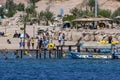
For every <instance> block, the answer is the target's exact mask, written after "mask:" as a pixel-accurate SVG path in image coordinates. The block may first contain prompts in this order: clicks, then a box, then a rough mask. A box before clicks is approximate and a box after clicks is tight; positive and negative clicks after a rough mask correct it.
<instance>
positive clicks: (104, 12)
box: [98, 9, 111, 18]
mask: <svg viewBox="0 0 120 80" xmlns="http://www.w3.org/2000/svg"><path fill="white" fill-rule="evenodd" d="M98 15H100V16H103V17H107V18H109V17H110V16H111V11H110V10H103V9H99V10H98Z"/></svg>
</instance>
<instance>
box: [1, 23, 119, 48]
mask: <svg viewBox="0 0 120 80" xmlns="http://www.w3.org/2000/svg"><path fill="white" fill-rule="evenodd" d="M21 27H22V26H21ZM37 27H38V26H37V25H36V27H35V37H37V36H38V37H40V35H37ZM0 30H1V32H4V31H5V27H0ZM15 31H17V33H21V34H22V33H23V31H21V30H20V27H18V26H17V25H10V26H7V28H6V33H7V34H11V35H9V36H8V37H3V36H1V37H0V49H19V42H20V38H13V35H14V33H15ZM58 31H60V30H59V27H58V28H56V30H54V32H58ZM68 31H69V32H68ZM33 32H34V31H33V25H31V26H30V25H27V26H26V33H28V34H29V36H30V37H33V36H34V33H33ZM61 32H64V33H65V34H66V41H65V45H75V44H76V43H77V40H78V39H79V38H80V37H82V33H91V34H92V33H93V32H96V33H102V32H103V33H106V34H111V35H112V34H120V32H119V29H100V30H79V31H78V30H76V29H73V30H69V29H68V30H67V29H66V31H61ZM71 35H72V40H71V39H70V37H71ZM52 36H53V37H54V38H55V39H53V40H52V41H53V43H55V44H56V45H58V40H57V38H58V36H56V35H55V34H54V35H52ZM97 37H100V36H96V38H97ZM82 38H83V37H82ZM119 38H120V37H119ZM7 39H9V40H10V41H11V44H8V43H7ZM98 39H102V36H101V38H98ZM81 42H84V43H88V45H89V44H91V43H92V44H96V43H97V41H93V40H89V41H85V40H84V38H83V39H82V41H81ZM36 44H37V40H36V39H35V47H36ZM26 48H27V47H26Z"/></svg>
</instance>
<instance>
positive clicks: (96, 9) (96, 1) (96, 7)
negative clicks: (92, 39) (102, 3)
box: [94, 0, 98, 29]
mask: <svg viewBox="0 0 120 80" xmlns="http://www.w3.org/2000/svg"><path fill="white" fill-rule="evenodd" d="M97 14H98V0H95V17H97ZM94 28H95V29H97V22H95V21H94Z"/></svg>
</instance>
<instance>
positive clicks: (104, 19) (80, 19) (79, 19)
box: [73, 18, 112, 22]
mask: <svg viewBox="0 0 120 80" xmlns="http://www.w3.org/2000/svg"><path fill="white" fill-rule="evenodd" d="M94 21H112V19H110V18H78V19H75V20H73V22H94Z"/></svg>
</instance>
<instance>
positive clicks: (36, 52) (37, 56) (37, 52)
mask: <svg viewBox="0 0 120 80" xmlns="http://www.w3.org/2000/svg"><path fill="white" fill-rule="evenodd" d="M36 59H38V50H36Z"/></svg>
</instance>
